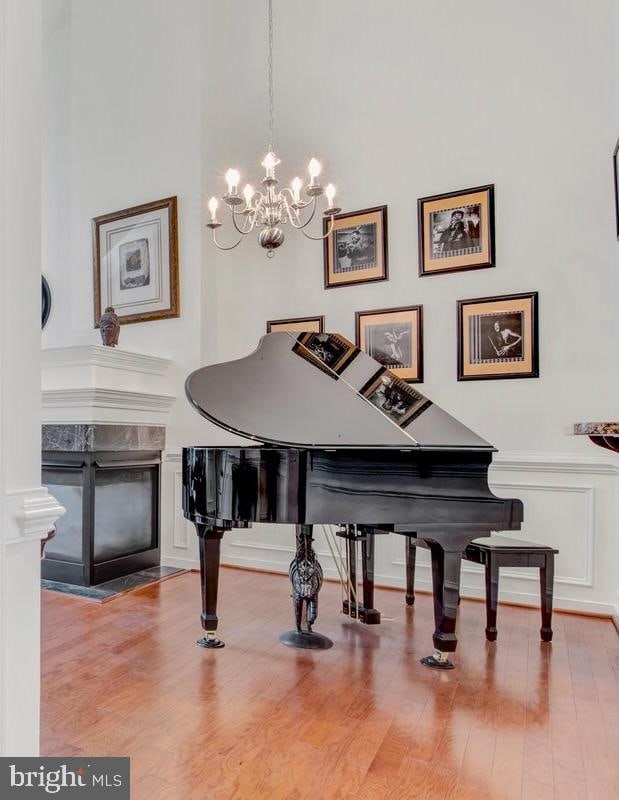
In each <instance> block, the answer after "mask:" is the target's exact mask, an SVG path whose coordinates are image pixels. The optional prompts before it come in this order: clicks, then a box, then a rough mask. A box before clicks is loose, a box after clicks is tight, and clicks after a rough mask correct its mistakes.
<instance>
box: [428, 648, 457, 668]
mask: <svg viewBox="0 0 619 800" xmlns="http://www.w3.org/2000/svg"><path fill="white" fill-rule="evenodd" d="M421 663H422V664H423V665H424V667H433V668H434V669H455V668H456V665H455V664H454V663H453V662H452V661H450V660H449V659H448V658H447V653H442V652H441V651H440V650H435V651H434V652H433V653H432V655H431V656H426V657H425V658H422V659H421Z"/></svg>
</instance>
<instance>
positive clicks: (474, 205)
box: [417, 184, 495, 275]
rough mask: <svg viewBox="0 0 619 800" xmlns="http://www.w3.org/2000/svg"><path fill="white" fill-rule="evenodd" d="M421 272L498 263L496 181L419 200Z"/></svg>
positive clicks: (431, 272) (474, 267) (433, 272)
mask: <svg viewBox="0 0 619 800" xmlns="http://www.w3.org/2000/svg"><path fill="white" fill-rule="evenodd" d="M417 214H418V224H419V274H420V275H435V274H437V273H440V272H460V271H461V270H465V269H484V268H485V267H494V265H495V264H494V185H493V184H490V185H488V186H478V187H477V188H476V189H465V190H464V191H461V192H449V193H448V194H437V195H434V196H433V197H422V198H420V199H419V200H418V201H417Z"/></svg>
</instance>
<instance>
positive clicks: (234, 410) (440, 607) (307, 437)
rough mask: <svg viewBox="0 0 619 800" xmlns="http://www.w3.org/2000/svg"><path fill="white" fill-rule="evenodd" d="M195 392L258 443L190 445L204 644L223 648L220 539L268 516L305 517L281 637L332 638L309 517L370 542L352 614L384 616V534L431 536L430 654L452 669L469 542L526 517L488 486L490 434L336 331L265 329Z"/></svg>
mask: <svg viewBox="0 0 619 800" xmlns="http://www.w3.org/2000/svg"><path fill="white" fill-rule="evenodd" d="M186 393H187V397H188V399H189V401H190V402H191V403H192V404H193V405H194V407H195V408H196V409H197V411H199V413H200V414H202V415H203V416H204V417H206V418H207V419H209V420H210V421H211V422H214V423H215V424H216V425H218V426H220V427H222V428H224V429H226V430H227V431H229V432H232V433H234V434H237V435H239V436H241V437H243V438H244V439H245V440H252V444H250V445H249V446H239V445H232V446H229V447H209V446H200V447H186V448H184V449H183V510H184V514H185V517H186V518H187V519H189V520H191V521H192V522H193V523H194V524H195V526H196V531H197V534H198V537H199V543H200V567H201V587H202V614H201V622H202V627H203V629H204V630H205V632H206V635H205V637H204V638H203V639H201V640H200V641H199V642H198V644H200V645H202V646H203V647H222V646H223V642H222V641H221V640H220V639H219V638H218V637H217V635H216V631H217V625H218V618H217V585H218V574H219V557H220V544H221V539H222V536H223V535H224V534H225V532H226V531H229V530H231V529H233V528H248V527H250V526H251V524H252V522H268V523H289V524H290V523H292V524H294V525H295V526H296V544H297V552H296V556H295V559H294V560H293V562H292V564H291V567H290V577H291V580H292V586H293V602H294V609H295V617H296V627H295V630H294V631H291V632H290V633H288V634H285V635H284V636H283V637H280V638H281V639H282V641H284V643H286V644H292V645H296V646H302V647H325V646H329V645H330V642H329V640H327V639H326V637H321V636H320V635H319V634H316V633H315V632H313V631H312V624H313V623H314V621H315V619H316V614H317V601H318V590H319V589H320V584H321V582H322V571H321V569H320V565H319V563H318V561H317V559H316V555H315V553H314V550H313V547H312V526H314V525H339V526H340V533H341V535H342V536H343V537H344V538H347V539H348V540H349V544H350V543H351V542H352V541H355V542H360V544H361V551H362V570H363V599H362V601H357V600H356V597H355V598H354V600H355V605H356V608H355V611H356V616H357V617H358V618H359V619H360V620H361V621H363V622H366V623H369V624H371V623H376V622H379V621H380V613H379V612H378V610H377V609H374V607H373V605H374V603H373V593H374V585H373V577H374V575H373V573H374V541H375V536H376V535H377V534H385V533H395V534H401V535H404V536H411V537H417V538H419V539H421V540H423V543H425V545H426V546H427V547H428V548H429V550H430V553H431V558H432V579H433V590H434V617H435V631H434V636H433V643H434V653H433V654H432V655H431V656H428V657H426V658H424V659H423V660H422V661H423V663H424V664H426V665H428V666H433V667H439V668H452V667H453V664H452V662H451V661H450V659H449V655H450V654H452V653H454V651H455V649H456V644H457V639H456V632H455V629H456V615H457V609H458V601H459V585H460V564H461V557H462V553H463V551H464V550H465V548H466V547H467V545H468V544H469V543H470V542H471V540H472V539H475V538H477V537H480V536H487V535H489V534H490V532H491V531H503V530H513V529H517V528H520V524H521V522H522V503H521V502H520V500H516V499H502V498H498V497H495V496H494V495H493V494H492V492H491V491H490V489H489V488H488V467H489V465H490V463H491V461H492V454H493V452H495V449H494V448H493V447H492V445H490V444H489V443H488V442H486V441H485V440H484V439H482V438H481V437H479V436H478V435H477V434H475V433H473V432H472V431H471V430H469V429H468V428H467V427H465V426H464V425H463V424H462V423H461V422H459V421H458V420H457V419H454V417H452V416H450V415H449V414H448V413H446V412H445V411H443V410H442V409H441V408H439V407H438V406H437V405H435V404H434V403H432V402H431V401H430V400H428V399H427V398H426V397H424V396H423V395H422V394H420V393H419V392H418V391H417V390H416V389H415V388H414V387H413V386H411V385H410V384H407V383H405V382H404V381H402V380H400V379H399V378H398V377H397V376H396V375H394V373H393V372H391V371H390V370H388V369H386V368H385V367H383V366H381V365H380V364H379V363H378V362H377V361H375V360H374V359H373V358H371V357H370V356H369V355H367V354H366V353H363V352H361V351H360V350H359V348H357V347H355V345H353V344H352V343H351V342H349V341H348V340H347V339H345V338H344V337H343V336H340V335H339V334H333V333H323V334H319V333H301V334H297V333H294V334H291V333H285V332H284V333H271V334H267V335H266V336H263V338H262V339H261V340H260V343H259V345H258V349H257V350H256V351H255V352H254V353H252V354H251V355H249V356H247V357H246V358H242V359H240V360H238V361H231V362H227V363H223V364H215V365H213V366H208V367H204V368H202V369H199V370H196V371H195V372H193V373H192V374H191V375H190V376H189V378H188V379H187V382H186ZM254 443H255V444H254ZM355 560H356V559H354V558H353V559H352V561H353V562H354V561H355ZM351 566H352V568H353V569H354V568H355V565H354V563H353V564H352V565H351ZM352 600H353V596H352V595H351V596H350V597H349V599H348V601H347V603H348V610H349V611H350V602H351V601H352ZM303 620H305V622H306V627H305V628H303V625H302V623H303Z"/></svg>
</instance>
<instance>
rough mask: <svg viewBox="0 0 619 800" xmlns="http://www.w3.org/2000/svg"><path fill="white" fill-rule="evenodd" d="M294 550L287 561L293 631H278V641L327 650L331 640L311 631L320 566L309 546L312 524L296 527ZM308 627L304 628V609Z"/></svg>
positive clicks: (290, 644)
mask: <svg viewBox="0 0 619 800" xmlns="http://www.w3.org/2000/svg"><path fill="white" fill-rule="evenodd" d="M296 540H297V551H296V553H295V557H294V558H293V559H292V561H291V563H290V569H289V570H288V574H289V575H290V582H291V583H292V604H293V607H294V614H295V624H296V627H295V630H293V631H286V632H285V633H282V634H280V636H279V637H278V638H279V641H280V642H281V643H282V644H285V645H288V647H300V648H302V649H303V650H328V649H329V648H330V647H333V642H332V641H331V639H328V638H327V637H326V636H323V635H322V634H321V633H316V632H315V631H313V630H312V625H313V624H314V622H315V621H316V617H317V615H318V592H319V591H320V587H321V586H322V568H321V566H320V564H319V563H318V559H317V558H316V553H315V552H314V548H313V546H312V541H313V539H312V526H311V525H297V526H296ZM304 607H305V621H306V625H307V630H303V627H302V622H303V608H304Z"/></svg>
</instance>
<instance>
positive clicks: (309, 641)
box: [277, 631, 333, 650]
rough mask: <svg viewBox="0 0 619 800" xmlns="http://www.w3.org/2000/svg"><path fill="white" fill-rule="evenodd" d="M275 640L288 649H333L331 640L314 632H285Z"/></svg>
mask: <svg viewBox="0 0 619 800" xmlns="http://www.w3.org/2000/svg"><path fill="white" fill-rule="evenodd" d="M277 638H278V639H279V641H280V642H281V643H282V644H285V645H287V646H288V647H300V648H301V649H303V650H329V648H331V647H333V642H332V641H331V639H329V638H328V637H327V636H323V635H322V633H315V632H314V631H286V633H282V634H280V635H279V636H278V637H277Z"/></svg>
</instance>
